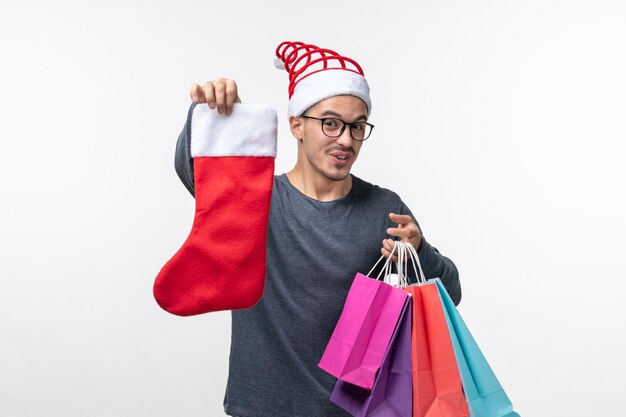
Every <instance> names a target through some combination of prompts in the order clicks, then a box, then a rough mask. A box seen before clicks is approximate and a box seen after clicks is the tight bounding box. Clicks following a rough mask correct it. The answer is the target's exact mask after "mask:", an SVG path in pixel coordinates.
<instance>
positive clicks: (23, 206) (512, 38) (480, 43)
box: [0, 0, 626, 417]
mask: <svg viewBox="0 0 626 417" xmlns="http://www.w3.org/2000/svg"><path fill="white" fill-rule="evenodd" d="M625 19H626V3H624V2H623V1H601V0H597V1H593V2H592V1H580V0H573V1H548V0H541V1H538V0H529V1H502V0H501V1H488V0H474V1H451V0H438V1H434V0H428V1H417V2H408V1H407V2H398V1H394V0H387V1H383V2H381V1H376V2H375V1H369V0H366V1H364V0H360V1H351V2H338V1H326V0H321V1H315V2H314V1H309V2H293V1H278V0H274V1H265V2H246V3H244V2H243V1H228V2H227V1H223V2H211V1H186V2H182V1H180V2H173V1H120V0H112V1H111V0H109V1H106V2H104V1H102V2H79V1H75V2H70V1H59V2H44V1H21V2H17V1H3V2H2V3H1V5H0V115H1V116H0V118H1V122H0V140H1V147H0V181H1V190H2V194H1V195H2V203H1V205H0V236H1V239H0V416H6V417H27V416H37V417H40V416H64V417H70V416H115V417H118V416H137V415H140V416H147V415H150V416H154V417H156V416H218V415H223V411H222V406H221V403H222V397H223V391H224V387H225V382H226V375H227V358H228V347H229V337H230V330H229V325H230V317H229V314H228V313H225V312H222V313H213V314H208V315H204V316H200V317H193V318H179V317H175V316H172V315H169V314H167V313H165V312H164V311H162V310H160V309H159V307H158V306H157V305H156V303H155V302H154V300H153V297H152V292H151V291H152V283H153V279H154V277H155V276H156V274H157V273H158V271H159V269H160V267H161V266H162V265H163V264H164V263H165V262H166V261H167V260H168V259H169V257H170V256H171V255H172V254H173V253H174V252H175V250H177V249H178V247H179V246H180V245H181V243H182V242H183V241H184V239H185V238H186V236H187V233H188V232H189V229H190V226H191V222H192V219H193V210H194V201H193V199H192V198H191V197H190V196H189V195H188V193H187V191H186V190H185V189H184V187H183V186H182V185H181V184H180V183H179V181H178V178H177V177H176V174H175V173H174V169H173V156H174V145H175V140H176V138H177V136H178V133H179V131H180V129H181V127H182V125H183V123H184V120H185V116H186V111H187V107H188V104H189V98H188V93H187V92H188V88H189V86H190V85H191V84H192V83H193V82H204V81H206V80H209V79H212V78H214V77H216V76H227V77H231V78H234V79H236V80H238V82H239V85H240V89H241V96H242V98H243V100H244V101H245V102H248V103H258V104H266V105H271V106H274V107H276V108H277V109H278V110H279V115H280V116H281V121H280V126H279V129H280V136H279V157H278V160H277V165H278V167H277V171H278V172H284V171H286V170H288V169H289V168H290V167H291V166H292V164H293V163H294V161H295V143H294V140H293V139H292V138H291V137H290V136H289V134H288V132H287V129H286V127H287V125H286V119H285V117H284V114H285V111H286V102H287V75H286V73H284V72H279V71H277V70H275V69H274V67H273V64H272V60H273V53H274V48H275V46H276V45H277V44H278V43H279V42H280V41H282V40H303V41H307V42H311V43H316V44H318V45H321V46H325V47H329V48H332V49H335V50H338V51H340V52H343V53H345V54H346V55H348V56H350V57H354V58H356V59H357V60H358V61H359V62H360V63H361V64H362V66H363V67H364V69H365V71H366V75H367V76H368V79H369V81H370V84H371V86H372V89H373V93H372V95H373V100H374V111H373V114H372V118H371V120H372V122H373V123H375V124H376V130H375V135H374V137H373V138H372V139H371V141H368V142H367V143H366V145H365V147H364V148H363V151H362V152H361V156H360V159H359V161H358V162H357V165H356V167H355V171H354V172H355V173H356V174H357V175H359V176H361V177H363V178H365V179H367V180H369V181H371V182H374V183H378V184H380V185H382V186H386V187H388V188H391V189H393V190H395V191H397V192H398V193H399V194H400V195H401V196H402V197H403V199H404V200H405V201H406V202H407V204H408V205H409V206H410V207H411V208H412V210H413V212H414V213H415V215H416V217H417V218H418V220H419V222H420V223H421V225H422V227H423V229H424V231H425V234H426V236H427V237H428V239H429V240H430V241H431V242H432V243H433V244H435V245H436V246H437V247H439V249H440V250H441V251H442V252H443V253H445V254H446V255H448V256H450V257H451V258H452V259H453V260H454V261H455V262H456V263H457V265H458V267H459V269H460V271H461V278H462V284H463V291H464V298H463V302H462V304H461V307H460V310H461V313H462V314H463V315H464V317H465V320H466V321H467V323H468V324H469V326H470V328H471V329H472V331H473V333H474V335H475V337H476V338H477V340H478V342H479V344H480V345H481V347H482V349H483V351H484V353H485V354H486V356H487V358H488V359H489V360H490V362H491V364H492V366H493V368H494V370H495V372H496V374H497V375H498V377H499V378H500V381H501V382H502V384H503V386H504V387H505V389H506V390H507V392H508V394H509V396H510V397H511V399H512V401H513V402H514V404H515V406H516V409H517V410H518V411H519V412H520V413H521V414H522V415H523V416H569V417H574V416H581V417H582V416H591V415H595V416H601V415H620V414H622V413H623V407H622V406H621V405H620V404H621V403H620V401H619V399H620V398H622V397H623V389H624V387H625V386H626V364H625V360H624V358H623V350H624V348H623V347H624V343H625V342H626V340H625V339H626V337H625V332H624V330H623V329H624V324H623V317H624V316H625V313H626V308H625V307H624V303H623V299H624V291H625V290H626V286H625V285H624V268H623V261H622V260H623V258H624V249H626V238H625V233H626V227H625V221H624V212H625V209H626V207H625V206H626V204H625V197H624V189H625V188H626V172H625V171H626V170H625V168H624V166H623V160H624V156H625V152H624V151H625V148H626V147H625V146H624V141H625V139H626V134H625V133H626V127H625V118H624V114H625V113H626V100H625V98H624V97H625V96H626V81H625V77H624V74H626V49H625V48H624V39H626V25H625V24H624V22H625V21H626V20H625ZM285 389H286V395H289V394H288V393H289V390H288V387H285Z"/></svg>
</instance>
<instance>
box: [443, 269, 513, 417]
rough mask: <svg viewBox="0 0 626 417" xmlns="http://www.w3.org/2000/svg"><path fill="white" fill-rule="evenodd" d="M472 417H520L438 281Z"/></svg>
mask: <svg viewBox="0 0 626 417" xmlns="http://www.w3.org/2000/svg"><path fill="white" fill-rule="evenodd" d="M435 283H436V286H437V289H438V292H439V295H440V297H441V300H442V304H443V306H444V312H445V315H446V321H447V322H448V328H449V329H450V336H451V338H452V343H453V346H454V351H455V354H456V358H457V362H458V364H459V368H460V371H461V378H462V380H463V388H464V389H465V396H466V398H467V402H468V404H469V409H470V412H471V416H472V417H519V414H517V413H516V412H514V411H513V405H512V404H511V401H510V400H509V398H508V396H507V395H506V393H505V392H504V389H503V388H502V385H500V382H499V381H498V379H497V378H496V375H495V374H494V373H493V371H492V369H491V367H490V366H489V363H488V362H487V360H486V359H485V356H484V355H483V354H482V352H481V351H480V349H479V347H478V345H477V344H476V341H475V340H474V338H473V337H472V334H471V333H470V332H469V330H468V328H467V326H466V325H465V322H464V321H463V318H462V317H461V315H460V314H459V312H458V310H457V309H456V307H455V306H454V302H452V299H451V298H450V296H449V295H448V293H447V292H446V289H445V288H444V286H443V284H442V282H441V281H440V280H439V279H436V280H435Z"/></svg>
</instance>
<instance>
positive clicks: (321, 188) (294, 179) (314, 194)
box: [287, 164, 352, 202]
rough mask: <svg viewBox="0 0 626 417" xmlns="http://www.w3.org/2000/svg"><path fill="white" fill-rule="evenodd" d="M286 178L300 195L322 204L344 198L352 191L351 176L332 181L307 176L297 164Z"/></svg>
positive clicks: (315, 176) (320, 177)
mask: <svg viewBox="0 0 626 417" xmlns="http://www.w3.org/2000/svg"><path fill="white" fill-rule="evenodd" d="M287 178H288V179H289V182H290V183H291V184H292V185H293V186H294V187H296V188H297V189H298V190H299V191H300V192H301V193H302V194H304V195H306V196H307V197H310V198H313V199H315V200H318V201H323V202H326V201H334V200H338V199H340V198H342V197H345V196H346V195H348V193H349V192H350V190H351V189H352V176H351V175H348V176H347V177H346V178H345V179H343V180H339V181H333V180H330V179H328V178H326V177H323V176H321V175H311V174H310V173H309V174H307V173H306V172H305V170H303V169H302V168H301V167H299V166H298V164H296V166H295V167H293V169H292V170H291V171H289V172H288V173H287Z"/></svg>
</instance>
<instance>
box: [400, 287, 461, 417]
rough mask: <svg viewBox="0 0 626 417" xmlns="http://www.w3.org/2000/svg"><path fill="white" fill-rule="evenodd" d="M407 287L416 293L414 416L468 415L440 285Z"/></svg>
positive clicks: (443, 416)
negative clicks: (438, 287)
mask: <svg viewBox="0 0 626 417" xmlns="http://www.w3.org/2000/svg"><path fill="white" fill-rule="evenodd" d="M404 290H405V291H407V292H408V293H409V294H411V295H412V296H413V297H412V298H413V328H412V335H411V336H412V337H411V339H412V362H413V415H414V416H415V417H467V416H469V409H468V405H467V401H466V398H465V395H464V394H463V384H462V380H461V375H460V372H459V367H458V365H457V362H456V357H455V355H454V348H453V346H452V340H451V337H450V332H449V330H448V325H447V322H446V319H445V316H444V312H443V307H442V303H441V298H440V296H439V293H438V290H437V285H436V284H435V283H434V282H427V283H425V284H424V283H420V284H418V285H411V286H409V287H406V288H404Z"/></svg>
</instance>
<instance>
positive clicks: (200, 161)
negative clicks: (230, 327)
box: [154, 104, 277, 316]
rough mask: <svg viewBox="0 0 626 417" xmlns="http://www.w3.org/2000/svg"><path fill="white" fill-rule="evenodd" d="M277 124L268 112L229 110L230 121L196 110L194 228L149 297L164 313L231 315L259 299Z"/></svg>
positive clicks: (242, 107) (202, 108)
mask: <svg viewBox="0 0 626 417" xmlns="http://www.w3.org/2000/svg"><path fill="white" fill-rule="evenodd" d="M276 125H277V117H276V112H275V111H274V110H273V109H270V108H267V107H261V106H253V105H249V104H235V107H234V109H233V113H232V114H231V115H230V116H222V115H220V114H218V113H217V111H215V110H211V109H209V107H208V106H207V105H197V106H196V107H195V108H194V111H193V115H192V124H191V155H192V157H193V158H194V159H193V166H194V181H195V194H196V213H195V217H194V221H193V227H192V229H191V233H190V234H189V237H188V238H187V240H186V241H185V243H184V244H183V246H182V247H181V248H180V249H179V250H178V252H176V254H175V255H174V256H173V257H172V259H170V260H169V261H168V262H167V263H166V264H165V266H163V268H162V269H161V272H159V275H158V276H157V277H156V280H155V282H154V297H155V298H156V300H157V302H158V303H159V305H160V306H161V307H162V308H163V309H165V310H167V311H168V312H170V313H172V314H176V315H180V316H191V315H194V314H202V313H208V312H210V311H217V310H236V309H242V308H248V307H251V306H253V305H254V304H256V303H257V302H258V301H259V299H260V298H261V295H262V294H263V286H264V284H265V273H266V271H265V267H266V265H265V262H266V259H265V252H266V239H267V223H268V217H269V210H270V199H271V196H272V185H273V181H274V158H275V156H276Z"/></svg>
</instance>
